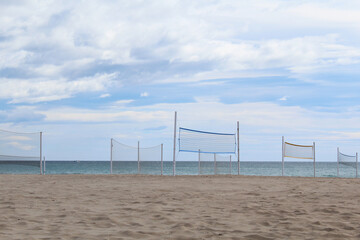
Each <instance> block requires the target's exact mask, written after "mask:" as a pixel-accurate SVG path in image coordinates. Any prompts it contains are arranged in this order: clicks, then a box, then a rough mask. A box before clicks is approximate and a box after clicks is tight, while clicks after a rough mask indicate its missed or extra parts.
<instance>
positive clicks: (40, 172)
mask: <svg viewBox="0 0 360 240" xmlns="http://www.w3.org/2000/svg"><path fill="white" fill-rule="evenodd" d="M41 174H42V132H40V175H41Z"/></svg>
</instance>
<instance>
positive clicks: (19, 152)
mask: <svg viewBox="0 0 360 240" xmlns="http://www.w3.org/2000/svg"><path fill="white" fill-rule="evenodd" d="M40 155H41V154H40V133H17V132H9V131H4V130H0V164H14V165H32V166H37V167H40Z"/></svg>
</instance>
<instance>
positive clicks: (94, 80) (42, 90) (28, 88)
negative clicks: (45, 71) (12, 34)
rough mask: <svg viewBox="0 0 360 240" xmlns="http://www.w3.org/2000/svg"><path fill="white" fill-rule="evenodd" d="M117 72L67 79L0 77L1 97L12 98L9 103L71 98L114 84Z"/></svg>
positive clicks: (101, 89)
mask: <svg viewBox="0 0 360 240" xmlns="http://www.w3.org/2000/svg"><path fill="white" fill-rule="evenodd" d="M115 78H116V74H102V75H95V76H93V77H85V78H80V79H77V80H74V81H68V80H66V79H59V80H47V79H9V78H2V79H0V82H1V86H2V87H1V88H0V98H2V99H11V100H10V101H9V103H23V102H26V103H37V102H45V101H54V100H60V99H64V98H70V97H72V96H73V95H74V94H77V93H84V92H85V93H88V92H98V91H103V90H105V89H107V88H108V87H109V86H111V85H112V83H113V80H114V79H115Z"/></svg>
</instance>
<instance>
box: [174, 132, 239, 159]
mask: <svg viewBox="0 0 360 240" xmlns="http://www.w3.org/2000/svg"><path fill="white" fill-rule="evenodd" d="M179 151H180V152H199V151H200V152H202V153H216V154H235V151H236V134H232V133H230V134H229V133H215V132H205V131H199V130H193V129H188V128H182V127H180V128H179Z"/></svg>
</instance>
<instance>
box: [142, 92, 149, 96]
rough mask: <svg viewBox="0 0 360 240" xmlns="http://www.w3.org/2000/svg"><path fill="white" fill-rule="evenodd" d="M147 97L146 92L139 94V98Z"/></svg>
mask: <svg viewBox="0 0 360 240" xmlns="http://www.w3.org/2000/svg"><path fill="white" fill-rule="evenodd" d="M148 96H149V93H148V92H142V93H141V94H140V97H148Z"/></svg>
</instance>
